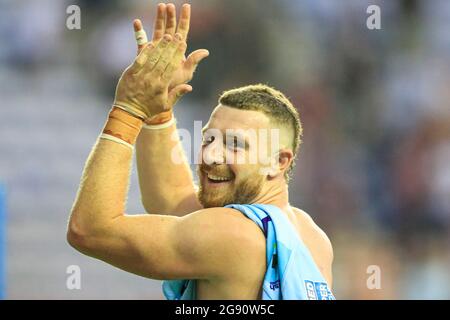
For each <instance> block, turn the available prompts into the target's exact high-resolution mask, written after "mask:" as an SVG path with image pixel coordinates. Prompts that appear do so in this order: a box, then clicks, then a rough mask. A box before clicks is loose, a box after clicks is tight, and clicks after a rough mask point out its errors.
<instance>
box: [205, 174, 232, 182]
mask: <svg viewBox="0 0 450 320" xmlns="http://www.w3.org/2000/svg"><path fill="white" fill-rule="evenodd" d="M208 178H209V179H211V180H214V181H228V180H230V179H228V178H223V177H218V176H215V175H212V174H209V173H208Z"/></svg>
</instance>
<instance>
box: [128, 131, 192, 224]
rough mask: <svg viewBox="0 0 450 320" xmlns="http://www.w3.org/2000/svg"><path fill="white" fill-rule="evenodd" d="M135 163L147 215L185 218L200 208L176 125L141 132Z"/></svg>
mask: <svg viewBox="0 0 450 320" xmlns="http://www.w3.org/2000/svg"><path fill="white" fill-rule="evenodd" d="M136 160H137V168H138V175H139V185H140V190H141V197H142V203H143V205H144V207H145V209H146V210H147V212H149V213H157V214H174V215H183V214H186V213H189V212H192V211H195V210H198V209H200V208H201V205H200V203H199V202H198V200H197V197H196V192H195V188H194V182H193V177H192V172H191V169H190V167H189V163H188V161H187V159H186V156H185V154H184V150H183V147H182V145H181V142H180V139H179V136H178V133H177V128H176V125H175V124H173V125H171V126H170V127H167V128H163V129H157V130H152V129H143V130H141V133H140V134H139V137H138V140H137V143H136Z"/></svg>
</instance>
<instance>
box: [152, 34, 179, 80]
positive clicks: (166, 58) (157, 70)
mask: <svg viewBox="0 0 450 320" xmlns="http://www.w3.org/2000/svg"><path fill="white" fill-rule="evenodd" d="M166 39H171V41H169V43H168V44H167V46H166V48H165V49H164V51H163V52H162V53H161V56H160V57H159V60H158V63H157V64H156V66H155V67H154V69H153V71H152V73H153V75H154V76H155V77H160V76H161V75H162V74H163V73H164V70H166V68H167V66H168V65H169V63H171V61H172V60H173V57H174V54H175V52H176V50H177V48H178V46H179V44H180V35H178V34H177V35H175V36H174V37H173V39H172V37H171V36H170V35H168V34H165V35H164V38H163V41H161V42H164V41H166Z"/></svg>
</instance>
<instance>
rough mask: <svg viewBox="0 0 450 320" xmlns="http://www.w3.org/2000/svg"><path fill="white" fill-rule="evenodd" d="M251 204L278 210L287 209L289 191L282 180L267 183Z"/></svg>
mask: <svg viewBox="0 0 450 320" xmlns="http://www.w3.org/2000/svg"><path fill="white" fill-rule="evenodd" d="M253 202H254V203H263V204H271V205H275V206H277V207H279V208H280V209H287V208H289V190H288V185H287V184H286V181H285V180H284V178H277V179H274V180H273V181H271V182H268V183H267V184H266V185H265V186H264V187H263V189H262V190H261V193H260V194H259V195H258V196H257V197H256V198H255V200H254V201H253Z"/></svg>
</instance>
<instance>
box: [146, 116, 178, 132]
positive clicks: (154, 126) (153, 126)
mask: <svg viewBox="0 0 450 320" xmlns="http://www.w3.org/2000/svg"><path fill="white" fill-rule="evenodd" d="M174 123H177V121H176V120H175V118H174V117H172V118H171V119H170V120H169V121H167V122H164V123H161V124H144V125H143V126H142V128H143V129H150V130H159V129H164V128H168V127H170V126H171V125H173V124H174Z"/></svg>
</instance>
